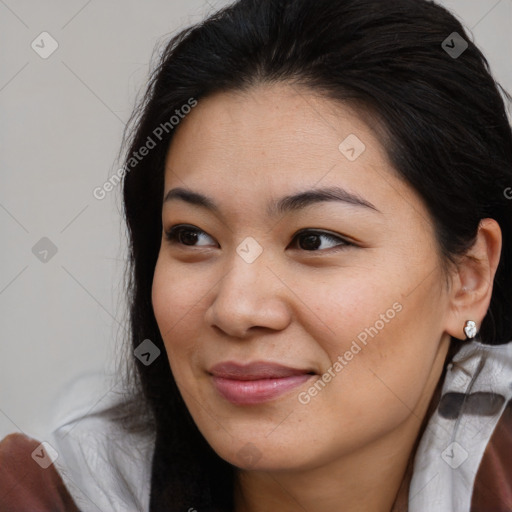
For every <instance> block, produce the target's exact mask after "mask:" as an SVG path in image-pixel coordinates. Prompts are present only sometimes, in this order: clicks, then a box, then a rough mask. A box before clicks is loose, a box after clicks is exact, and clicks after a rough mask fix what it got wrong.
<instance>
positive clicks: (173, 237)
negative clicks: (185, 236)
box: [165, 224, 355, 252]
mask: <svg viewBox="0 0 512 512" xmlns="http://www.w3.org/2000/svg"><path fill="white" fill-rule="evenodd" d="M187 231H189V232H193V233H198V234H205V235H207V236H210V235H208V234H207V233H206V232H205V231H203V230H202V229H199V228H196V227H193V226H187V225H183V224H178V225H176V226H172V227H171V228H170V229H169V230H167V231H166V232H165V238H166V240H167V241H168V242H170V243H172V244H179V245H182V246H184V247H201V246H194V245H187V244H183V243H181V242H180V241H179V235H180V233H183V232H187ZM300 235H309V236H311V235H317V236H320V237H324V238H326V239H328V240H329V241H331V242H332V241H334V242H340V243H339V244H338V247H331V248H328V249H315V250H310V251H308V250H307V249H302V250H303V251H305V252H324V251H331V252H337V251H340V250H343V249H345V248H346V247H350V246H355V244H354V243H352V242H350V241H348V240H347V239H345V238H343V237H341V236H338V235H333V234H331V233H327V232H324V231H322V230H318V229H303V230H301V231H299V232H297V233H295V235H294V236H293V239H292V241H294V240H298V238H299V236H300Z"/></svg>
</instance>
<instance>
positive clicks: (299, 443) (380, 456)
mask: <svg viewBox="0 0 512 512" xmlns="http://www.w3.org/2000/svg"><path fill="white" fill-rule="evenodd" d="M349 134H356V135H357V137H358V138H359V139H360V140H361V141H363V142H364V144H365V146H366V149H365V151H364V152H363V153H362V154H361V155H360V156H359V157H358V158H357V159H356V160H355V161H350V160H348V159H347V158H346V157H345V156H344V155H343V154H342V153H341V152H340V150H339V149H338V146H339V144H340V142H342V141H343V140H344V139H345V138H346V137H347V135H349ZM325 186H340V187H343V188H344V189H346V190H348V191H350V192H351V193H353V194H356V195H357V196H359V197H361V198H364V200H365V201H369V202H371V203H372V204H373V206H374V207H375V210H374V209H371V208H367V207H363V206H356V205H351V204H347V203H344V202H334V201H331V202H328V201H324V202H319V203H316V204H313V205H310V206H308V207H306V208H304V209H302V210H297V211H292V212H288V213H286V214H284V215H276V216H272V217H269V216H268V215H267V211H266V210H267V204H268V203H269V202H270V201H271V200H274V199H278V198H281V197H282V196H285V195H289V194H293V193H296V192H299V191H304V190H309V189H312V188H320V187H325ZM174 187H184V188H187V189H191V190H194V191H197V192H200V193H202V194H205V195H207V196H209V197H211V198H212V200H214V201H215V203H217V204H218V205H219V209H220V213H219V214H217V213H214V212H212V211H209V210H208V209H206V208H204V207H201V206H197V205H192V204H189V203H188V202H186V201H183V200H180V199H176V200H172V201H168V202H165V203H164V205H163V208H162V219H163V234H162V245H161V250H160V254H159V258H158V262H157V265H156V268H155V274H154V282H153V296H152V300H153V308H154V312H155V316H156V320H157V322H158V325H159V329H160V332H161V334H162V337H163V340H164V343H165V348H166V351H167V356H168V359H169V363H170V366H171V369H172V372H173V374H174V377H175V379H176V382H177V384H178V387H179V389H180V391H181V393H182V395H183V398H184V400H185V402H186V404H187V407H188V408H189V410H190V412H191V414H192V416H193V418H194V420H195V422H196V424H197V425H198V427H199V429H200V431H201V432H202V434H203V435H204V436H205V438H206V439H207V441H208V442H209V443H210V444H211V446H212V447H213V449H214V450H215V451H216V452H217V453H218V454H219V455H220V456H221V457H222V458H224V459H225V460H227V461H228V462H230V463H231V464H233V465H235V466H237V467H238V468H239V471H238V473H237V478H236V486H235V489H236V490H235V503H236V510H237V512H260V511H267V510H281V511H296V510H307V511H308V512H323V511H332V510H340V509H341V508H340V507H342V509H343V510H344V511H351V512H352V511H365V512H369V511H370V512H371V511H389V510H391V508H392V506H393V502H394V501H395V499H396V496H397V493H398V490H399V487H400V485H401V483H402V481H403V479H404V473H405V469H406V465H407V461H408V459H409V457H410V455H411V450H412V449H413V446H414V443H415V440H416V438H417V437H418V433H419V429H420V425H421V422H422V420H423V419H424V417H425V414H426V411H427V407H428V405H429V402H430V399H431V397H432V395H433V393H434V390H435V388H436V385H437V384H438V381H439V377H440V375H441V372H442V370H443V365H444V363H445V358H446V354H447V351H448V348H449V344H450V336H455V337H457V338H459V339H461V340H462V339H464V338H465V335H464V332H463V327H464V322H465V321H466V320H468V319H473V320H475V321H476V322H477V326H479V325H480V323H481V320H482V319H483V317H484V315H485V312H486V311H487V308H488V305H489V300H490V294H491V291H492V279H493V276H494V272H495V269H496V266H497V264H498V260H499V253H500V248H501V237H500V230H499V227H498V225H497V224H496V223H495V222H494V221H492V220H486V221H484V222H483V223H482V226H481V229H480V230H479V236H478V239H477V243H476V244H475V246H474V248H473V250H472V253H471V255H472V256H473V258H467V259H463V260H461V261H460V263H459V265H458V266H457V267H455V268H453V269H452V270H450V271H449V273H448V275H447V274H445V273H444V271H443V268H442V265H441V260H440V256H439V252H438V249H437V245H436V241H435V235H434V230H433V226H432V222H431V220H430V217H429V214H428V212H427V210H426V208H425V206H424V204H423V202H422V200H421V199H420V197H419V196H418V195H417V194H416V193H415V191H414V190H413V189H412V188H411V187H409V186H408V185H407V184H406V183H405V182H404V181H403V180H401V179H400V178H399V177H398V175H397V173H396V172H395V171H394V169H393V168H392V167H391V165H390V163H389V161H388V159H387V157H386V154H385V151H384V148H383V147H382V145H381V144H380V142H379V140H378V139H377V137H376V135H375V134H374V133H373V131H372V130H371V129H370V127H369V126H367V125H366V124H365V122H364V121H363V117H362V116H360V115H358V114H357V112H356V111H354V110H351V109H350V108H349V107H348V106H346V105H342V104H340V103H335V102H333V101H332V100H329V99H326V98H323V97H321V96H319V95H318V94H315V93H314V92H312V91H310V90H307V89H298V88H297V87H295V86H294V87H292V86H290V85H288V84H286V83H280V84H273V85H268V84H267V85H258V86H253V87H252V88H251V89H250V90H249V91H246V92H244V93H242V92H229V93H226V92H222V93H218V94H215V95H213V96H210V97H208V98H205V99H203V100H201V101H200V102H199V104H198V106H197V107H196V108H195V109H194V110H193V111H192V112H191V113H190V114H189V115H188V116H187V117H186V118H185V119H184V120H183V121H182V122H181V124H180V126H179V128H178V129H177V132H176V133H175V136H174V139H173V142H172V144H171V147H170V149H169V152H168V156H167V160H166V171H165V190H164V196H165V195H166V194H167V192H168V191H169V190H170V189H172V188H174ZM177 224H187V225H191V226H193V227H195V228H197V229H198V230H200V231H199V232H198V237H197V239H196V241H195V242H194V239H193V234H192V235H191V234H190V232H186V233H185V236H184V237H183V238H184V239H185V243H179V241H176V240H174V242H170V241H168V240H167V239H166V237H165V232H166V231H168V230H169V229H170V228H171V227H172V226H174V225H177ZM305 228H308V229H311V230H315V229H317V230H318V229H321V230H325V231H328V232H329V233H331V234H332V235H334V236H339V237H341V238H340V240H337V239H335V240H330V239H329V238H325V237H323V236H321V237H320V238H319V239H318V243H319V244H320V243H321V245H320V246H319V247H318V248H317V249H310V247H311V246H308V245H307V243H305V242H304V236H302V241H301V237H298V238H297V237H295V234H296V233H297V232H298V231H299V230H300V229H305ZM189 229H190V228H189ZM310 234H311V233H310ZM249 236H250V237H253V238H254V239H255V240H256V241H257V242H258V244H259V245H260V246H261V248H262V249H263V252H262V253H261V254H260V255H259V256H258V257H257V258H256V259H255V260H254V261H253V262H252V263H247V262H246V261H245V260H244V259H243V258H242V257H241V256H240V255H239V254H238V253H237V251H236V249H237V247H238V246H239V244H241V242H242V241H243V240H244V239H245V238H246V237H249ZM183 238H182V239H181V240H182V242H183ZM191 239H192V241H190V240H191ZM343 239H346V240H349V241H352V242H353V244H352V245H346V244H344V242H343ZM294 240H295V241H294ZM187 244H188V245H187ZM308 247H309V250H308ZM393 304H395V305H396V304H399V305H400V306H401V310H400V311H399V312H396V314H395V315H394V317H393V318H392V319H391V320H389V318H388V322H385V325H384V327H383V328H382V329H378V334H377V335H375V336H373V337H369V338H368V342H367V344H366V345H362V344H361V343H359V345H360V346H361V350H360V351H359V352H358V353H357V354H355V355H354V356H353V358H352V359H351V360H350V361H348V364H346V365H345V366H344V367H343V370H342V371H340V372H339V373H336V372H334V373H335V375H336V376H335V377H334V378H332V380H331V381H330V382H329V383H328V384H327V385H326V386H325V387H323V388H322V389H321V391H320V392H318V393H317V394H316V396H314V397H312V398H311V400H310V401H309V402H308V403H307V404H302V403H300V402H299V400H298V396H299V393H300V392H304V391H306V392H307V390H308V389H309V388H311V386H312V384H314V382H315V381H316V380H317V379H320V378H321V376H322V374H323V373H324V372H326V371H328V369H329V368H332V366H333V363H334V362H335V361H337V360H338V356H340V355H341V356H343V355H344V354H345V352H346V351H347V350H349V349H350V347H351V344H352V342H353V340H355V339H357V336H358V334H360V333H361V332H362V331H364V329H365V328H369V327H370V326H375V325H376V321H377V320H379V319H381V318H382V316H381V315H385V314H386V311H388V310H389V309H392V308H393ZM395 307H397V306H395ZM379 325H380V324H379ZM228 360H231V361H233V360H234V361H238V362H241V363H247V362H251V361H255V360H266V361H273V362H277V363H281V364H284V365H287V366H291V367H295V368H311V369H313V371H314V372H315V373H316V375H315V376H313V377H312V378H311V379H310V380H309V381H308V382H307V383H305V384H303V385H301V386H300V387H299V388H296V389H294V390H292V391H290V392H288V393H286V394H285V395H282V396H280V397H278V398H277V399H274V400H272V401H269V402H266V403H263V404H258V405H250V406H247V405H245V406H240V405H234V404H232V403H230V402H228V401H227V400H226V399H224V398H223V397H222V396H221V395H220V394H219V393H218V392H217V391H216V389H215V388H214V386H213V385H212V379H211V376H210V374H209V373H208V370H209V369H210V368H211V367H212V366H213V365H214V364H217V363H219V362H221V361H228ZM248 443H251V444H250V445H249V444H248ZM248 451H249V452H250V453H252V454H253V457H252V458H251V457H247V452H248Z"/></svg>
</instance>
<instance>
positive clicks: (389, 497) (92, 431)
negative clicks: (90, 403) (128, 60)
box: [4, 0, 512, 512]
mask: <svg viewBox="0 0 512 512" xmlns="http://www.w3.org/2000/svg"><path fill="white" fill-rule="evenodd" d="M498 87H499V86H498V85H497V84H496V82H495V81H494V80H493V78H492V76H491V75H490V72H489V69H488V65H487V62H486V60H485V58H484V57H483V55H482V54H481V53H480V51H479V50H478V49H477V48H476V47H475V45H474V44H473V43H472V42H471V41H470V40H469V37H468V36H467V34H466V33H465V31H464V29H463V27H462V26H461V25H460V23H459V22H458V21H457V20H456V19H455V18H454V17H453V16H452V15H451V14H449V13H448V12H447V11H446V10H445V9H444V8H442V7H440V6H438V5H436V4H433V3H431V2H428V1H424V0H417V1H412V0H396V1H394V2H385V1H382V0H342V1H340V0H336V1H335V0H316V1H313V0H280V1H279V0H264V1H261V0H240V1H238V2H236V3H234V4H233V5H232V6H230V7H228V8H225V9H223V10H221V11H219V12H218V13H216V14H214V15H213V16H211V17H210V18H209V19H208V20H206V21H205V22H204V23H201V24H199V25H197V26H195V27H192V28H190V29H187V30H185V31H183V32H182V33H181V34H179V35H178V36H176V37H175V38H174V39H173V40H172V41H171V42H170V43H169V45H168V46H167V48H166V49H165V51H164V52H163V54H162V58H161V62H160V65H159V67H158V69H157V70H156V71H155V72H154V74H153V76H152V78H151V81H150V84H149V87H148V90H147V93H146V96H145V99H144V101H143V102H142V104H141V106H140V108H139V109H138V110H137V112H136V113H135V115H134V116H133V119H132V127H133V130H132V132H130V133H131V134H130V135H129V136H128V137H127V144H128V146H129V147H128V149H127V152H126V157H125V163H124V167H123V174H124V189H123V190H124V205H125V214H126V219H127V224H128V228H129V235H130V248H131V260H130V268H129V270H130V273H129V277H130V280H129V286H128V293H129V298H130V305H131V330H132V341H131V343H132V350H133V353H134V356H135V357H132V358H130V361H129V367H128V372H127V374H126V375H127V377H128V380H129V382H131V383H132V384H133V390H132V392H131V395H130V397H129V399H127V400H124V401H121V403H120V404H113V405H112V407H110V408H108V409H106V410H104V411H103V412H102V413H100V414H96V415H87V414H82V415H79V414H76V415H75V416H76V417H75V418H72V419H71V420H70V421H69V422H67V423H66V424H65V425H63V426H62V427H61V428H59V429H57V431H55V432H54V433H53V435H52V437H51V439H50V445H51V446H53V447H54V448H55V449H56V452H57V453H58V454H59V458H58V459H57V460H55V461H54V464H53V465H51V466H50V473H48V474H49V475H51V476H52V478H55V479H56V480H57V477H58V478H59V479H60V478H62V480H59V484H58V485H57V484H52V485H50V486H49V487H50V488H51V489H53V490H55V492H56V493H57V495H58V496H59V498H58V499H60V500H65V499H70V498H72V499H73V501H74V503H75V504H76V506H77V507H78V508H79V509H80V510H84V511H85V510H98V509H99V510H148V509H149V510H152V511H157V510H166V511H178V510H180V511H182V510H188V511H192V510H197V511H204V510H218V511H228V510H233V511H236V512H248V511H251V512H253V511H255V512H257V511H263V510H265V511H266V510H286V511H292V510H308V511H311V512H313V511H315V512H323V511H325V510H344V511H356V510H365V511H393V512H397V511H406V510H409V511H410V512H419V511H427V510H428V511H431V510H436V511H446V512H448V511H454V510H457V511H470V510H471V511H473V512H475V511H484V510H485V511H488V510H493V511H501V510H503V511H504V510H510V508H511V507H512V482H511V478H512V477H511V475H512V467H511V463H510V462H509V461H508V457H507V451H509V450H510V449H511V447H512V434H511V429H512V416H511V414H512V413H511V410H512V406H511V405H510V404H511V402H510V399H511V397H512V389H511V387H510V382H511V381H512V344H510V343H509V341H510V340H511V338H512V286H511V283H512V202H511V200H510V191H511V189H510V186H511V185H512V132H511V128H510V124H509V121H508V119H507V115H506V110H505V106H504V102H503V99H502V97H501V96H500V92H499V89H498ZM504 94H505V95H506V93H504ZM506 96H507V98H508V99H510V97H509V96H508V95H506ZM134 363H135V365H134ZM131 365H134V366H135V367H136V372H134V371H132V370H131V369H132V366H131ZM123 389H128V383H127V384H125V386H124V388H123ZM29 442H32V445H30V450H31V453H32V451H33V450H37V449H38V448H37V446H35V445H34V442H35V441H34V440H32V441H28V440H26V439H23V438H20V437H16V436H15V438H14V439H13V438H11V445H14V448H12V449H11V451H10V453H11V457H12V456H13V455H12V453H14V452H15V451H16V449H18V450H19V451H22V450H23V449H24V450H25V451H26V452H27V453H28V451H29V447H28V444H24V443H29ZM4 443H5V441H4ZM35 443H36V444H37V442H35ZM41 453H42V455H41V456H42V457H44V456H46V457H47V458H48V457H50V456H49V455H45V454H44V453H45V452H41ZM50 459H51V457H50ZM57 470H58V474H57ZM41 474H42V471H39V472H38V475H41ZM33 478H34V479H33V480H31V481H36V482H39V486H40V487H42V486H43V484H42V483H41V480H37V479H38V478H43V477H41V476H34V477H33ZM44 478H46V477H44ZM62 483H64V484H65V487H64V486H63V485H62ZM59 486H60V487H59ZM14 494H15V491H13V492H11V496H13V495H14ZM22 494H23V493H22V492H20V493H19V495H20V496H21V495H22ZM36 494H37V491H35V490H30V491H29V492H27V493H26V495H30V496H32V497H33V496H35V495H36ZM20 496H18V499H19V500H22V499H23V497H20ZM12 499H14V498H12ZM50 501H51V499H50ZM11 502H14V501H11ZM19 503H21V501H19ZM49 509H50V508H48V510H49ZM61 509H62V510H64V509H65V508H61ZM68 510H69V508H68Z"/></svg>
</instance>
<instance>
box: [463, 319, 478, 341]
mask: <svg viewBox="0 0 512 512" xmlns="http://www.w3.org/2000/svg"><path fill="white" fill-rule="evenodd" d="M464 332H465V333H466V336H467V337H468V338H469V339H472V338H474V337H475V336H476V323H475V322H473V320H468V321H467V322H466V324H465V325H464Z"/></svg>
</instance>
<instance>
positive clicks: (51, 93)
mask: <svg viewBox="0 0 512 512" xmlns="http://www.w3.org/2000/svg"><path fill="white" fill-rule="evenodd" d="M227 3H230V2H228V1H225V0H224V1H214V0H209V2H205V1H203V0H166V1H163V0H151V1H144V2H143V1H142V0H102V1H99V0H89V1H85V0H73V1H70V0H67V1H64V0H47V1H35V0H31V1H28V0H0V48H1V53H0V109H1V110H0V111H1V114H0V115H1V120H2V122H1V124H0V140H1V146H0V147H1V152H0V173H1V174H0V176H1V186H0V230H1V235H2V251H1V260H0V332H1V341H0V438H2V437H3V436H5V435H6V434H7V433H10V432H16V431H21V432H25V433H27V434H29V435H32V436H33V437H38V438H40V437H41V436H43V437H44V434H45V432H46V431H47V429H48V428H49V427H50V426H51V425H53V424H54V423H55V422H56V421H58V420H56V417H55V413H56V411H59V410H61V409H62V407H63V403H64V402H62V400H63V397H66V396H69V392H70V391H71V390H72V389H74V393H75V394H74V396H75V397H76V396H84V397H85V396H92V395H93V394H94V396H95V397H97V400H96V399H95V400H94V407H96V406H98V404H100V403H101V401H102V400H103V399H104V397H105V396H107V394H108V391H109V389H110V385H111V381H109V380H108V379H106V378H105V376H108V375H112V374H113V373H114V372H115V367H116V366H115V361H116V358H117V356H118V354H119V352H120V348H119V342H120V341H121V340H122V337H123V333H124V327H123V325H125V322H126V311H125V307H124V297H123V293H122V291H123V289H122V276H123V274H122V273H123V265H124V260H125V254H126V250H125V234H124V233H125V231H124V225H123V223H122V219H121V216H120V211H121V202H120V187H117V189H115V190H114V191H113V192H111V193H109V194H107V196H106V197H105V199H103V200H98V199H95V198H94V196H93V194H92V191H93V190H94V188H95V187H98V186H101V185H102V184H103V183H104V182H105V181H106V179H107V178H108V177H109V176H110V175H111V174H112V173H114V172H115V171H116V170H117V168H118V167H119V166H118V165H117V163H116V156H117V152H118V150H119V146H120V142H121V136H122V130H123V128H124V123H125V122H126V121H127V120H128V117H129V115H130V113H131V111H132V108H133V106H134V104H135V100H136V97H137V94H140V92H139V91H141V88H142V87H143V86H144V84H145V82H146V79H147V75H148V71H149V69H150V67H149V66H150V59H151V55H152V53H153V51H154V49H155V48H158V47H160V46H161V45H162V44H163V42H164V41H165V40H166V39H167V38H168V37H169V36H170V35H171V34H172V33H174V32H175V31H177V30H179V29H181V28H184V27H185V26H188V25H189V24H191V23H195V22H197V21H199V20H200V19H202V18H203V17H204V16H205V15H206V14H208V13H209V12H211V11H212V10H215V9H216V8H218V7H221V6H223V5H226V4H227ZM440 3H442V4H443V5H445V6H446V7H448V8H449V9H451V10H452V11H453V12H454V13H455V14H456V16H457V17H458V18H459V19H460V20H461V21H462V23H463V24H464V25H465V26H466V27H467V28H468V29H469V33H470V35H472V38H473V40H474V41H475V42H476V43H477V44H478V45H479V46H480V48H481V49H482V50H483V52H484V54H485V55H486V56H487V58H488V60H489V62H490V65H491V69H492V70H493V72H494V75H495V77H496V78H497V79H498V80H499V81H500V82H501V83H502V85H503V86H504V87H505V88H506V89H507V90H509V91H510V92H512V63H511V55H512V30H511V29H512V0H446V1H442V2H440ZM42 32H48V33H49V34H50V35H51V37H52V38H53V39H54V40H55V41H57V43H58V48H57V50H56V51H55V52H54V53H53V54H52V55H50V56H49V57H48V58H46V59H43V58H42V57H40V55H39V54H38V53H36V51H35V50H34V49H33V48H32V47H31V44H32V42H33V41H35V43H34V45H35V44H38V45H39V48H37V47H36V48H37V49H38V51H40V52H43V51H48V50H49V49H50V48H51V44H52V43H51V41H50V40H49V39H48V38H47V36H42V37H43V38H44V41H43V43H41V37H39V35H40V34H41V33H42ZM447 36H448V34H447ZM43 46H44V48H43ZM43 237H46V238H48V239H49V240H51V243H52V244H53V246H55V247H56V249H57V252H56V253H55V254H54V255H52V252H51V249H49V246H48V242H45V241H42V242H39V241H40V240H41V238H43ZM38 242H39V245H36V244H38ZM34 246H36V249H34V250H33V247H34ZM44 250H49V252H48V253H45V252H44ZM34 252H35V253H36V254H34ZM41 259H43V260H45V259H46V261H41ZM73 386H74V387H73Z"/></svg>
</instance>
